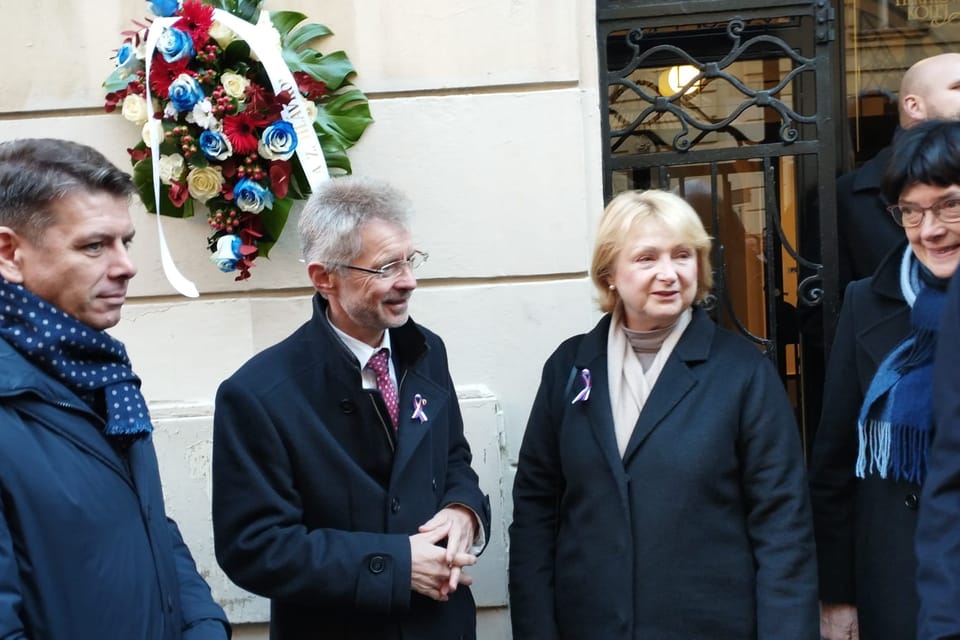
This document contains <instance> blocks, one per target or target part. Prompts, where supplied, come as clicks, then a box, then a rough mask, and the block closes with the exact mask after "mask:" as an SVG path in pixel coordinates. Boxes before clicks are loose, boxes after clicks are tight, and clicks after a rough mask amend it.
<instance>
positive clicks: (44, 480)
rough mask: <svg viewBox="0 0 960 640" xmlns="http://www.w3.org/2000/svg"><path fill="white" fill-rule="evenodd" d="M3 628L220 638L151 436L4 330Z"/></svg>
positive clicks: (13, 632) (220, 626)
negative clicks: (87, 397)
mask: <svg viewBox="0 0 960 640" xmlns="http://www.w3.org/2000/svg"><path fill="white" fill-rule="evenodd" d="M0 372H2V373H0V509H2V515H0V638H32V639H34V640H41V639H49V640H60V639H61V638H69V639H78V640H88V639H94V638H96V639H97V640H100V639H105V638H118V639H123V640H221V639H223V638H226V637H228V631H229V630H228V627H227V619H226V616H224V613H223V610H222V609H221V608H220V607H219V606H218V605H217V604H216V603H215V602H214V601H213V597H212V596H211V595H210V588H209V587H208V586H207V584H206V582H204V580H203V578H201V577H200V574H199V573H197V568H196V566H195V565H194V563H193V558H191V556H190V552H189V551H188V550H187V547H186V545H185V544H184V543H183V539H182V538H181V537H180V532H179V531H178V530H177V526H176V524H174V522H173V521H172V520H170V519H168V518H167V516H166V510H165V509H164V503H163V492H162V490H161V487H160V473H159V470H158V468H157V457H156V453H155V452H154V449H153V440H152V439H151V438H150V437H149V436H148V437H143V438H140V439H138V440H136V441H134V442H133V444H131V445H130V446H129V447H128V448H126V449H122V450H119V449H117V448H114V447H113V446H111V444H110V443H109V442H108V441H107V439H106V438H105V437H104V435H103V427H104V422H103V420H102V419H101V418H100V417H99V416H98V415H97V414H96V413H94V412H93V411H92V410H91V409H90V408H89V407H88V406H87V404H86V403H85V402H84V401H82V400H81V399H80V398H79V397H77V396H76V395H75V394H74V393H73V392H71V391H70V390H69V389H67V388H66V387H64V386H63V385H62V384H60V383H59V382H58V381H56V380H54V379H53V378H51V377H49V376H48V375H47V374H45V373H44V372H42V371H40V370H39V369H38V368H36V367H35V366H34V365H33V364H32V363H30V362H29V361H27V360H26V359H24V358H23V356H21V355H20V353H18V352H17V351H15V350H14V349H13V347H11V346H10V345H9V344H8V343H7V342H6V341H5V340H2V339H0Z"/></svg>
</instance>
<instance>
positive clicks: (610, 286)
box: [607, 284, 616, 291]
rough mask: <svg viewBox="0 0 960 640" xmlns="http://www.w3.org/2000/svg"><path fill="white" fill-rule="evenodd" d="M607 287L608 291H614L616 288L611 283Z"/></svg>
mask: <svg viewBox="0 0 960 640" xmlns="http://www.w3.org/2000/svg"><path fill="white" fill-rule="evenodd" d="M607 288H608V289H610V291H614V290H615V289H616V287H615V286H613V285H612V284H611V285H608V286H607Z"/></svg>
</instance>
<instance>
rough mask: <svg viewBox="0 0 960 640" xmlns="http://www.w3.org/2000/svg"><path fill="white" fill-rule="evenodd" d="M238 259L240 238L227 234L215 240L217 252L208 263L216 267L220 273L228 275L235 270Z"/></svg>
mask: <svg viewBox="0 0 960 640" xmlns="http://www.w3.org/2000/svg"><path fill="white" fill-rule="evenodd" d="M240 258H241V256H240V238H238V237H237V236H235V235H233V234H228V235H225V236H220V238H219V239H218V240H217V250H216V251H214V252H213V255H212V256H210V262H212V263H213V264H215V265H217V269H220V271H223V272H224V273H229V272H231V271H234V270H236V268H237V260H239V259H240Z"/></svg>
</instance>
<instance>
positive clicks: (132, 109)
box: [120, 93, 147, 124]
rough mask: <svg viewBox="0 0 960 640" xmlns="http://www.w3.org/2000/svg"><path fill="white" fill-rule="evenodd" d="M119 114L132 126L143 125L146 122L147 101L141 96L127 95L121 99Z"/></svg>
mask: <svg viewBox="0 0 960 640" xmlns="http://www.w3.org/2000/svg"><path fill="white" fill-rule="evenodd" d="M120 113H122V114H123V117H124V118H126V119H127V120H129V121H130V122H132V123H133V124H143V123H144V122H146V121H147V101H146V100H144V98H143V96H138V95H136V94H134V93H128V94H127V95H126V97H124V99H123V107H121V109H120Z"/></svg>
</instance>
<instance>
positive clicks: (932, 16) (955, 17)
mask: <svg viewBox="0 0 960 640" xmlns="http://www.w3.org/2000/svg"><path fill="white" fill-rule="evenodd" d="M895 3H896V6H897V7H902V8H903V9H906V10H907V20H909V21H910V22H928V23H929V24H930V26H931V27H937V26H940V25H942V24H949V23H951V22H960V11H958V10H957V6H956V5H957V4H958V2H956V1H955V0H895ZM951 5H954V6H953V8H951Z"/></svg>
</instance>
